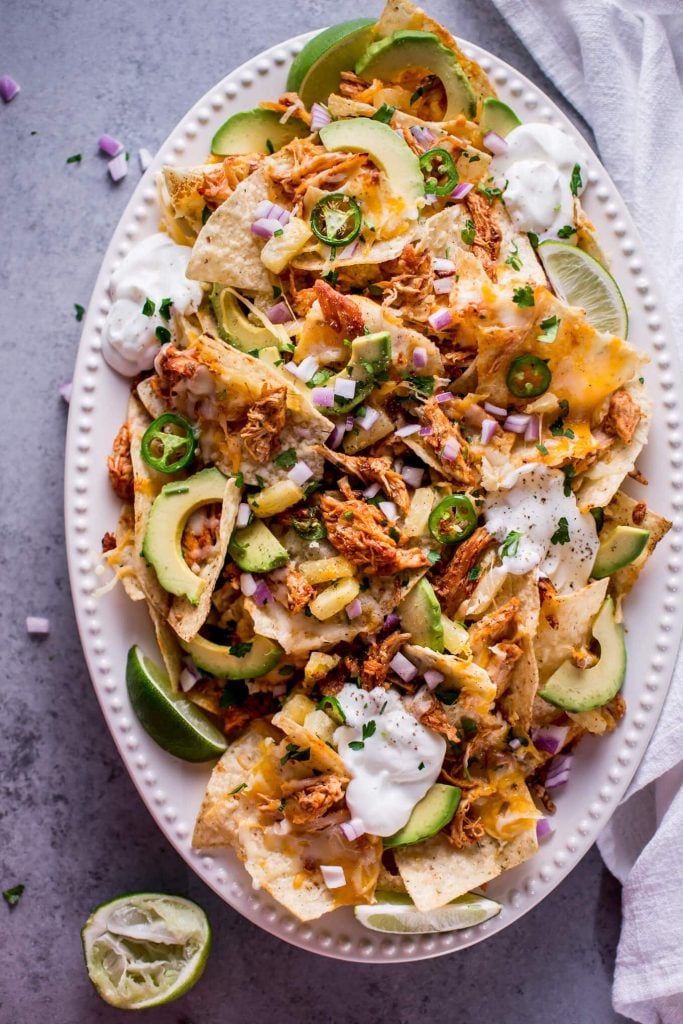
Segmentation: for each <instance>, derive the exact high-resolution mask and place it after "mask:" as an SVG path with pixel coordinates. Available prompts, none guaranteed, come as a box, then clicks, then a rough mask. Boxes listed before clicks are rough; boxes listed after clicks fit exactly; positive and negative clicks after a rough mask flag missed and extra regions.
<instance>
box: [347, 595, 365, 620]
mask: <svg viewBox="0 0 683 1024" xmlns="http://www.w3.org/2000/svg"><path fill="white" fill-rule="evenodd" d="M345 611H346V614H347V615H348V617H349V618H350V619H357V618H358V616H359V615H360V614H361V612H362V611H363V606H362V605H361V603H360V600H359V599H358V598H357V597H356V598H354V600H353V601H349V603H348V604H347V606H346V608H345Z"/></svg>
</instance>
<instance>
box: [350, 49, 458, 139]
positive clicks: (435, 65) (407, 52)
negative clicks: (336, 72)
mask: <svg viewBox="0 0 683 1024" xmlns="http://www.w3.org/2000/svg"><path fill="white" fill-rule="evenodd" d="M410 67H413V68H425V69H426V70H427V71H429V72H431V74H433V75H436V77H437V78H438V79H440V81H441V83H442V84H443V87H444V89H445V90H446V111H445V113H444V115H443V120H444V121H451V120H453V118H455V117H457V116H458V114H465V116H466V117H474V115H475V114H476V112H477V97H476V96H475V93H474V90H473V89H472V86H471V85H470V83H469V80H468V78H467V75H466V74H465V72H464V71H463V69H462V68H461V66H460V64H459V62H458V60H457V58H456V56H455V54H454V53H453V51H452V50H449V49H448V47H447V46H444V44H443V43H442V42H441V40H440V39H439V38H438V36H435V35H434V33H433V32H418V31H414V30H413V29H401V31H399V32H394V33H393V35H390V36H387V37H386V38H385V39H378V40H377V42H376V43H372V45H371V46H369V47H368V48H367V50H366V51H365V53H364V54H363V56H362V57H361V58H360V60H359V61H358V62H357V64H356V74H357V75H359V76H360V77H361V78H380V79H381V80H382V81H383V82H388V81H391V80H392V79H393V78H394V77H395V76H396V75H397V74H398V73H399V72H401V71H405V69H406V68H410Z"/></svg>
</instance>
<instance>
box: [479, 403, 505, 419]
mask: <svg viewBox="0 0 683 1024" xmlns="http://www.w3.org/2000/svg"><path fill="white" fill-rule="evenodd" d="M484 409H485V410H486V412H490V413H491V415H492V416H507V414H508V411H507V409H503V407H502V406H500V405H493V404H492V403H491V402H484Z"/></svg>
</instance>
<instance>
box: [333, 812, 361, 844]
mask: <svg viewBox="0 0 683 1024" xmlns="http://www.w3.org/2000/svg"><path fill="white" fill-rule="evenodd" d="M339 828H340V829H341V830H342V832H343V833H344V835H345V836H346V838H347V839H348V841H349V842H350V843H353V842H355V840H356V839H360V837H361V836H364V835H365V826H364V825H363V822H362V821H361V820H360V818H351V821H342V823H341V825H340V826H339Z"/></svg>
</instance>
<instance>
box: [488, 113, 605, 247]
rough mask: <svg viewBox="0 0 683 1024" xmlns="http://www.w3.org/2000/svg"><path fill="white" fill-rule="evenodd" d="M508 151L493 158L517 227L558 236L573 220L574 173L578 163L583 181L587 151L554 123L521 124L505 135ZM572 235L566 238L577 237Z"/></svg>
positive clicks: (508, 208)
mask: <svg viewBox="0 0 683 1024" xmlns="http://www.w3.org/2000/svg"><path fill="white" fill-rule="evenodd" d="M505 141H506V142H507V149H506V151H505V153H502V154H501V155H500V156H497V157H494V159H493V160H492V161H491V174H492V175H493V177H494V180H495V181H496V182H498V181H501V182H502V181H504V180H507V186H506V188H505V192H504V194H503V198H504V200H505V207H506V209H507V211H508V213H509V214H510V217H511V219H512V223H513V224H514V225H515V227H516V228H517V229H518V230H519V231H533V232H534V233H535V234H537V235H544V236H550V237H553V238H556V237H557V232H558V231H559V230H560V229H561V228H563V227H565V226H567V225H573V224H574V203H573V196H572V191H571V177H572V171H573V170H574V167H575V166H576V165H577V164H578V165H579V168H580V171H581V187H580V188H578V189H577V192H578V193H581V192H583V188H584V185H585V177H586V173H585V167H584V159H583V155H582V153H581V151H580V149H579V147H578V146H577V145H576V143H575V142H574V140H573V139H570V137H569V136H568V135H567V134H566V133H565V132H563V131H562V129H561V128H556V127H555V126H554V125H551V124H522V125H519V126H518V127H517V128H513V130H512V131H511V132H510V134H509V135H508V136H507V138H506V140H505ZM574 240H575V236H570V237H569V238H568V239H566V241H574Z"/></svg>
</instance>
